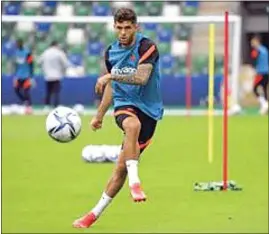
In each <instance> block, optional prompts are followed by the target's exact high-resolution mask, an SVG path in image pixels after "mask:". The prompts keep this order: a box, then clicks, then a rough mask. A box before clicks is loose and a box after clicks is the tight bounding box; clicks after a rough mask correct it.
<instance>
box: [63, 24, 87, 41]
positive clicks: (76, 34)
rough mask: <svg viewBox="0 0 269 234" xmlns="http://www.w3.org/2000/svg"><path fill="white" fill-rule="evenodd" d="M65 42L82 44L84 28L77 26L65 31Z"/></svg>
mask: <svg viewBox="0 0 269 234" xmlns="http://www.w3.org/2000/svg"><path fill="white" fill-rule="evenodd" d="M66 40H67V44H70V45H76V44H83V43H84V40H85V35H84V30H82V29H79V28H70V29H69V30H68V31H67V38H66Z"/></svg>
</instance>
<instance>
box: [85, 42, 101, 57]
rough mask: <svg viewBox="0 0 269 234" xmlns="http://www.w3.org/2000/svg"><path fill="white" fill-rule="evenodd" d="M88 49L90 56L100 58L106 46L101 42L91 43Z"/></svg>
mask: <svg viewBox="0 0 269 234" xmlns="http://www.w3.org/2000/svg"><path fill="white" fill-rule="evenodd" d="M87 47H88V49H87V51H88V54H89V55H95V56H98V55H99V56H100V55H101V54H102V52H103V51H104V45H103V43H101V42H89V43H88V46H87Z"/></svg>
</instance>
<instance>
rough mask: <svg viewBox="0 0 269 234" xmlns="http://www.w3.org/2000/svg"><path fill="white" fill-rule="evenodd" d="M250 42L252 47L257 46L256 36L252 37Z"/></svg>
mask: <svg viewBox="0 0 269 234" xmlns="http://www.w3.org/2000/svg"><path fill="white" fill-rule="evenodd" d="M250 44H251V46H252V47H253V48H256V47H257V46H259V41H258V40H257V39H256V38H252V39H251V41H250Z"/></svg>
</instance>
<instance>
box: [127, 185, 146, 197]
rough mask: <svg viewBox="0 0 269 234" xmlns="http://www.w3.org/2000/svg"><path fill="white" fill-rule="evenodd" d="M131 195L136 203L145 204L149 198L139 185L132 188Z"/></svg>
mask: <svg viewBox="0 0 269 234" xmlns="http://www.w3.org/2000/svg"><path fill="white" fill-rule="evenodd" d="M130 190H131V195H132V198H133V200H134V202H144V201H146V199H147V197H146V194H145V193H144V192H143V190H142V188H141V185H140V184H139V183H136V184H133V185H132V186H131V187H130Z"/></svg>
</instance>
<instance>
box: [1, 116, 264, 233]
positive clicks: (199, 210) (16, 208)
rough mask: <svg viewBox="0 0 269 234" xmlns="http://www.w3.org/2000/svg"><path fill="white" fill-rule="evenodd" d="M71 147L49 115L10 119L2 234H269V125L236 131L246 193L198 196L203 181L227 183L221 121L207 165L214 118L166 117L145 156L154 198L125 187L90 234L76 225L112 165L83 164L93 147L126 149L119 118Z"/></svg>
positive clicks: (5, 129) (233, 152)
mask: <svg viewBox="0 0 269 234" xmlns="http://www.w3.org/2000/svg"><path fill="white" fill-rule="evenodd" d="M88 119H89V117H84V118H83V130H82V132H81V135H80V136H79V138H78V139H76V140H75V141H74V142H72V143H69V144H60V143H57V142H54V141H53V140H51V139H50V138H49V137H48V136H47V134H46V132H45V126H44V121H45V117H44V116H24V117H22V116H7V117H3V118H2V147H3V149H2V231H3V232H6V233H7V232H9V233H10V232H25V233H30V232H35V233H37V232H39V233H40V232H47V233H50V232H54V233H57V232H61V233H68V232H69V233H70V232H73V233H74V232H78V233H81V232H92V233H97V232H110V233H116V232H254V233H258V232H268V190H267V189H268V137H267V135H268V133H267V129H268V125H267V121H268V120H267V117H260V116H235V117H232V118H230V128H229V137H230V138H229V176H230V179H233V180H236V181H237V182H238V183H239V184H240V185H242V186H243V188H244V190H243V191H241V192H194V191H193V183H194V182H196V181H210V180H221V177H222V167H221V165H222V140H221V139H222V138H221V136H222V135H221V133H222V130H221V129H222V124H221V120H222V118H221V117H216V118H215V142H214V146H215V150H214V152H215V154H214V162H213V164H211V165H210V164H209V163H208V161H207V118H206V117H190V118H187V117H165V118H164V120H163V121H161V122H160V124H159V126H158V129H157V132H156V135H155V138H154V141H153V144H152V145H151V146H150V147H149V149H148V150H147V151H145V153H144V155H143V158H142V161H141V165H140V176H141V178H142V181H143V185H144V188H145V191H146V193H147V195H148V197H149V200H148V202H146V203H145V204H134V203H132V202H131V200H130V197H129V193H128V189H127V184H125V187H124V188H123V190H122V191H121V193H120V194H119V196H118V197H117V198H116V199H115V200H114V201H113V203H112V204H111V206H110V207H109V208H108V209H107V210H106V212H105V213H104V215H103V216H102V217H101V218H100V220H99V221H98V222H97V223H96V225H95V226H93V227H92V228H90V229H86V230H75V229H73V228H72V227H71V224H72V222H73V220H74V219H76V218H77V217H79V216H80V215H81V214H83V213H84V212H86V211H88V210H89V209H90V208H92V206H93V205H94V204H95V203H96V201H97V200H98V199H99V197H100V195H101V193H102V191H103V188H104V185H105V184H106V182H107V180H108V177H109V176H110V173H111V170H112V168H113V165H112V164H101V165H93V164H87V163H84V162H83V161H82V159H81V156H80V153H81V149H82V147H83V146H85V145H86V144H90V143H91V144H102V143H106V144H119V143H120V142H121V132H120V131H119V129H117V127H116V125H115V124H114V121H113V119H112V118H110V117H108V118H107V119H106V120H105V123H104V128H103V129H102V130H101V131H99V132H96V133H94V132H91V131H90V130H89V129H88Z"/></svg>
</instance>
